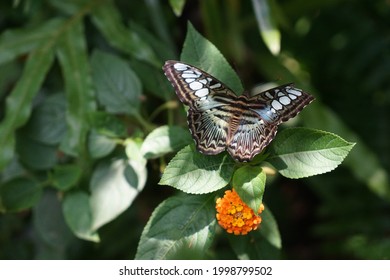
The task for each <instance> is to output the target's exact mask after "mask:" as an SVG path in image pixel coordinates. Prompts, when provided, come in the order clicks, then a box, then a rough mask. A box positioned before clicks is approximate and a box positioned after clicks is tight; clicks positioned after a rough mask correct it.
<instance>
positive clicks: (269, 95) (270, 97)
mask: <svg viewBox="0 0 390 280" xmlns="http://www.w3.org/2000/svg"><path fill="white" fill-rule="evenodd" d="M264 94H265V96H267V97H268V98H269V99H273V98H274V97H273V96H272V94H271V93H269V91H267V92H266V93H264Z"/></svg>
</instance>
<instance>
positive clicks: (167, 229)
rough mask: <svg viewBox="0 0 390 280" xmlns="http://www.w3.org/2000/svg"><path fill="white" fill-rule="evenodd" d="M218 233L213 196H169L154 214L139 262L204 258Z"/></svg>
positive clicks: (148, 225)
mask: <svg viewBox="0 0 390 280" xmlns="http://www.w3.org/2000/svg"><path fill="white" fill-rule="evenodd" d="M214 231H215V212H214V196H213V195H210V196H205V195H196V196H195V195H184V194H181V195H179V196H174V197H170V198H168V199H167V200H165V201H164V202H162V203H161V204H160V205H159V206H157V208H156V209H155V210H154V211H153V213H152V216H151V217H150V218H149V221H148V223H147V224H146V226H145V228H144V231H143V232H142V235H141V239H140V242H139V244H138V249H137V254H136V256H135V258H136V259H160V260H161V259H201V258H204V256H205V253H206V251H207V249H208V248H209V247H210V245H211V241H212V240H213V237H214Z"/></svg>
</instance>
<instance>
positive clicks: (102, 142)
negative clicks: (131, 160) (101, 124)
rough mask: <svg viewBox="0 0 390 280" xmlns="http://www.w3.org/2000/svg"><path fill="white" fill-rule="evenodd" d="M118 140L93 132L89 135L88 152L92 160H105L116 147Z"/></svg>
mask: <svg viewBox="0 0 390 280" xmlns="http://www.w3.org/2000/svg"><path fill="white" fill-rule="evenodd" d="M116 144H117V142H116V140H115V139H112V138H110V137H108V136H106V135H104V134H99V133H97V132H96V131H95V130H92V131H91V133H90V134H89V135H88V151H89V154H90V156H91V157H92V158H95V159H96V158H103V157H105V156H107V155H109V154H110V153H111V152H112V151H113V150H114V149H115V147H116Z"/></svg>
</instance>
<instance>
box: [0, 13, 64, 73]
mask: <svg viewBox="0 0 390 280" xmlns="http://www.w3.org/2000/svg"><path fill="white" fill-rule="evenodd" d="M62 23H63V20H62V19H58V18H56V19H52V20H50V21H46V22H45V23H44V24H43V25H42V26H39V27H32V28H31V27H30V28H23V29H14V30H7V31H5V32H3V33H2V34H1V35H0V64H4V63H6V62H9V61H11V60H13V59H15V58H17V57H18V56H20V55H23V54H25V53H28V52H30V51H33V50H35V49H37V48H40V47H42V45H44V44H46V43H47V42H49V41H50V37H51V36H53V33H55V32H57V31H58V29H59V28H60V25H61V24H62ZM51 43H52V42H51ZM51 43H50V44H51ZM48 59H50V55H49V57H48ZM37 70H39V69H38V68H37Z"/></svg>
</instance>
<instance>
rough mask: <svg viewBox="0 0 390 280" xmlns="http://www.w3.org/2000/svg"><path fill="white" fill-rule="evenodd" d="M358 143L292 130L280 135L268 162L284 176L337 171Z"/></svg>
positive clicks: (289, 129)
mask: <svg viewBox="0 0 390 280" xmlns="http://www.w3.org/2000/svg"><path fill="white" fill-rule="evenodd" d="M354 145H355V144H354V143H349V142H347V141H345V140H343V139H342V138H341V137H339V136H337V135H335V134H332V133H329V132H324V131H320V130H315V129H309V128H288V129H285V130H283V131H281V132H279V133H278V135H277V136H276V138H275V140H274V141H273V142H272V144H271V146H270V150H269V151H270V154H271V155H270V157H269V158H268V159H267V161H268V162H269V163H271V164H272V165H273V166H274V167H275V168H276V169H277V170H278V171H279V172H280V173H281V174H282V175H283V176H285V177H288V178H303V177H308V176H313V175H317V174H322V173H326V172H329V171H332V170H333V169H335V168H336V167H337V166H338V165H339V164H341V162H342V161H343V160H344V159H345V157H346V156H347V155H348V153H349V152H350V151H351V149H352V148H353V146H354Z"/></svg>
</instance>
